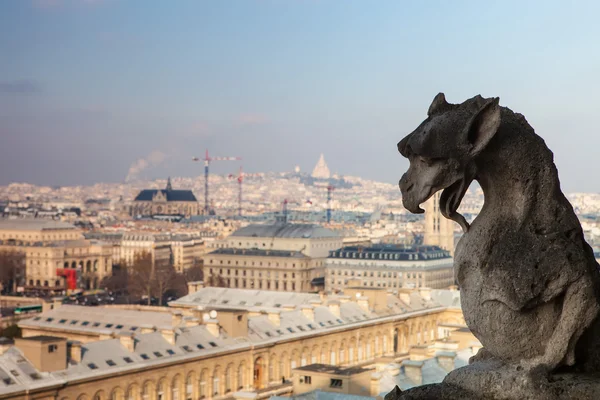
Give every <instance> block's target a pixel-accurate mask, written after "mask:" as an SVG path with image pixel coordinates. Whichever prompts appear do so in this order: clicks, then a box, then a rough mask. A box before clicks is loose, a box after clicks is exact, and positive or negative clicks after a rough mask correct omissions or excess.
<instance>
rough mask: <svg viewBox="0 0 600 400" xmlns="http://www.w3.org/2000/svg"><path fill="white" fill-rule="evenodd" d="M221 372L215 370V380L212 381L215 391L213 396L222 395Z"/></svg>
mask: <svg viewBox="0 0 600 400" xmlns="http://www.w3.org/2000/svg"><path fill="white" fill-rule="evenodd" d="M219 384H220V381H219V371H218V370H215V374H214V375H213V380H212V389H213V390H212V391H213V396H218V395H219V393H220V390H219Z"/></svg>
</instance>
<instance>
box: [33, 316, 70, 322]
mask: <svg viewBox="0 0 600 400" xmlns="http://www.w3.org/2000/svg"><path fill="white" fill-rule="evenodd" d="M39 319H40V317H37V318H36V319H35V320H34V321H37V320H39ZM65 322H67V320H66V319H61V320H60V321H58V323H59V324H64V323H65Z"/></svg>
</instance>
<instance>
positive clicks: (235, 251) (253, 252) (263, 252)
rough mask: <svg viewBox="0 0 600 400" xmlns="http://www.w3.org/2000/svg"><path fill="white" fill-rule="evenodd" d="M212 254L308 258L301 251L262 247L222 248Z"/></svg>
mask: <svg viewBox="0 0 600 400" xmlns="http://www.w3.org/2000/svg"><path fill="white" fill-rule="evenodd" d="M210 254H223V255H238V256H257V257H293V258H306V256H305V255H304V254H302V253H300V252H299V251H285V250H262V249H229V248H220V249H217V250H215V251H212V252H210Z"/></svg>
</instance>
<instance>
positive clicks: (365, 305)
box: [356, 297, 369, 312]
mask: <svg viewBox="0 0 600 400" xmlns="http://www.w3.org/2000/svg"><path fill="white" fill-rule="evenodd" d="M356 303H357V304H358V306H359V307H360V308H362V309H363V311H366V312H368V311H369V299H368V298H366V297H359V298H358V299H357V300H356Z"/></svg>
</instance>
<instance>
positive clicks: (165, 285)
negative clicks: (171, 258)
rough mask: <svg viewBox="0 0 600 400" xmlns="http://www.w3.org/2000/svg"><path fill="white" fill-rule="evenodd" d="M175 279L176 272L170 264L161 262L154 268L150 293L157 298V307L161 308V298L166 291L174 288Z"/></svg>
mask: <svg viewBox="0 0 600 400" xmlns="http://www.w3.org/2000/svg"><path fill="white" fill-rule="evenodd" d="M177 277H178V276H177V272H175V268H174V267H173V264H172V263H171V262H167V261H163V262H160V263H157V264H156V265H155V266H154V277H153V290H152V292H153V293H154V295H155V296H156V297H158V304H159V305H161V306H162V303H163V297H164V296H165V294H166V293H167V291H169V290H171V289H173V288H174V287H175V284H176V280H177Z"/></svg>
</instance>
